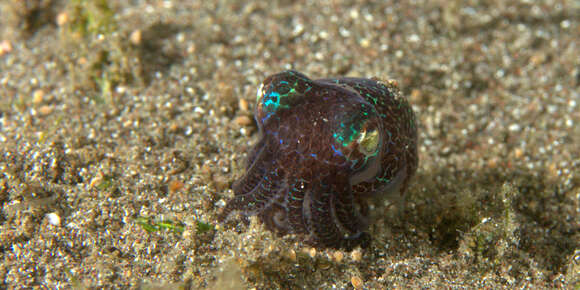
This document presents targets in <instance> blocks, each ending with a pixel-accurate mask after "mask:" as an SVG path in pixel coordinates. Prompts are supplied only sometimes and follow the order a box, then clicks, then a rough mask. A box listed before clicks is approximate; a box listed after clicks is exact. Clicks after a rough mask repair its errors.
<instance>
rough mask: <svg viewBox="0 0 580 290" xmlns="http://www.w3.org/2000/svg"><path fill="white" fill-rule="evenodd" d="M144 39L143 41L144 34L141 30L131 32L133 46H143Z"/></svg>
mask: <svg viewBox="0 0 580 290" xmlns="http://www.w3.org/2000/svg"><path fill="white" fill-rule="evenodd" d="M142 39H143V37H142V32H141V30H140V29H137V30H135V31H133V32H131V35H129V41H130V42H131V43H132V44H133V45H139V44H141V41H142Z"/></svg>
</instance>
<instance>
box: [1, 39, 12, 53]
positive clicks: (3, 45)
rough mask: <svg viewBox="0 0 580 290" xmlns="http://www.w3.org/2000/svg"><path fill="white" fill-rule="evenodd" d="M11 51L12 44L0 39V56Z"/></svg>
mask: <svg viewBox="0 0 580 290" xmlns="http://www.w3.org/2000/svg"><path fill="white" fill-rule="evenodd" d="M11 51H12V44H11V43H10V42H9V41H8V40H2V41H0V56H1V55H4V54H7V53H9V52H11Z"/></svg>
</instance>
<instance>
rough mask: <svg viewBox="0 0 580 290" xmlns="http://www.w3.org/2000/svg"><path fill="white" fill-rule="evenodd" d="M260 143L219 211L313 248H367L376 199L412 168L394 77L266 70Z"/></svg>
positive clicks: (405, 107) (406, 118)
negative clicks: (308, 74) (255, 219)
mask: <svg viewBox="0 0 580 290" xmlns="http://www.w3.org/2000/svg"><path fill="white" fill-rule="evenodd" d="M255 117H256V121H257V123H258V126H259V129H260V136H261V137H260V140H259V141H258V143H257V144H256V145H255V147H254V148H253V150H252V151H251V152H250V154H249V156H248V166H247V169H246V173H245V174H244V176H242V178H240V179H239V180H238V181H236V182H235V183H234V185H233V191H234V193H235V196H234V197H233V198H232V199H231V200H229V201H228V203H227V204H226V206H225V208H224V210H223V211H222V213H221V214H220V217H219V219H220V221H224V220H226V219H228V218H229V217H231V216H232V213H234V212H238V213H240V214H242V215H244V216H251V215H258V217H259V218H260V220H261V221H262V222H263V223H264V224H265V225H266V226H267V228H269V229H270V230H272V231H275V232H278V233H281V234H297V235H298V237H299V238H300V239H302V240H304V241H305V242H306V243H308V244H310V245H312V246H315V247H318V248H344V249H352V248H353V247H356V246H362V247H365V246H366V245H368V243H369V241H370V235H369V233H368V232H367V229H368V225H369V222H370V221H369V212H368V205H367V203H368V202H369V200H371V199H372V198H376V197H379V198H380V197H381V196H383V195H388V194H389V193H392V192H396V193H397V194H400V195H403V194H404V192H405V190H406V188H407V185H408V182H409V179H410V178H411V177H412V175H413V174H414V173H415V171H416V169H417V164H418V157H417V129H416V123H415V115H414V113H413V110H412V108H411V106H410V105H409V104H408V102H407V100H406V99H405V98H404V97H402V96H401V95H400V92H399V90H398V89H397V87H396V86H395V85H394V84H392V83H382V82H380V81H377V80H374V79H362V78H335V79H320V80H311V79H309V78H308V77H306V76H305V75H303V74H301V73H299V72H296V71H284V72H281V73H278V74H275V75H271V76H269V77H268V78H266V80H265V81H264V82H263V83H262V85H261V86H260V89H259V90H258V100H257V106H256V111H255Z"/></svg>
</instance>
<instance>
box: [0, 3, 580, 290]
mask: <svg viewBox="0 0 580 290" xmlns="http://www.w3.org/2000/svg"><path fill="white" fill-rule="evenodd" d="M210 2H214V1H106V0H87V1H84V2H83V1H58V0H43V1H20V0H5V1H2V2H0V15H2V17H0V205H1V206H2V210H1V211H0V261H1V263H0V288H28V287H38V288H42V287H48V288H51V289H54V288H71V287H74V288H83V287H87V288H145V289H153V288H159V287H165V288H167V289H171V288H176V287H180V288H214V289H228V288H229V289H240V288H242V289H243V288H258V289H271V288H280V289H294V288H307V289H311V288H323V289H324V288H338V289H343V288H344V289H349V288H356V289H363V288H364V289H383V288H419V287H421V288H431V287H433V288H443V287H451V288H462V287H469V288H471V287H486V288H513V287H533V288H536V287H541V288H543V287H546V288H552V287H554V288H569V289H574V288H578V287H579V286H580V284H579V283H580V274H579V272H580V207H579V202H580V146H578V144H580V125H579V124H580V109H579V106H580V104H579V103H580V57H578V56H579V55H580V47H579V39H580V17H579V15H580V4H579V2H578V1H467V2H466V1H386V2H382V3H381V4H377V3H373V2H374V1H273V2H272V3H267V2H266V1H260V2H243V1H215V2H216V3H213V4H209V3H210ZM202 3H203V4H202ZM285 69H296V70H299V71H301V72H304V73H305V74H307V75H309V76H312V77H313V78H322V77H331V76H355V77H373V76H376V77H380V78H383V79H394V80H397V82H398V83H399V86H400V87H401V89H402V91H403V93H404V95H405V96H407V97H408V98H409V100H410V102H411V103H412V104H413V108H414V110H415V112H416V114H417V117H418V120H419V138H420V139H419V154H420V159H421V160H420V165H419V169H418V172H417V174H416V176H415V177H414V179H413V181H412V182H411V186H410V188H409V190H408V192H407V198H406V204H405V207H404V208H402V209H401V210H400V211H396V213H395V211H388V212H385V213H384V214H379V215H378V216H377V219H376V221H375V223H374V224H373V225H372V226H371V229H370V232H371V234H372V236H373V240H372V242H371V245H370V247H369V248H367V249H355V250H354V251H352V252H344V251H334V250H316V249H313V248H310V247H308V246H306V245H303V244H302V243H301V242H300V241H299V240H298V239H296V237H293V236H285V237H279V236H276V235H274V234H272V233H270V232H268V231H267V230H266V229H265V228H264V227H263V226H262V225H261V224H260V223H259V222H257V220H255V219H252V220H251V223H250V224H249V225H246V224H244V223H236V222H230V223H227V224H226V225H218V224H217V223H216V216H217V214H218V213H219V210H220V208H221V207H223V205H224V203H225V201H226V200H227V199H228V198H230V197H231V196H232V195H233V193H232V191H231V189H230V186H231V183H232V182H233V181H234V180H235V179H236V178H238V177H239V176H241V175H242V174H243V170H244V162H245V157H246V153H247V152H248V151H249V150H250V148H251V146H252V145H253V143H254V142H255V141H256V140H257V130H256V125H255V123H254V121H253V115H252V111H253V107H254V105H255V90H256V87H257V86H258V85H259V84H260V82H261V81H262V80H263V79H264V77H265V76H267V75H269V74H272V73H275V72H278V71H281V70H285Z"/></svg>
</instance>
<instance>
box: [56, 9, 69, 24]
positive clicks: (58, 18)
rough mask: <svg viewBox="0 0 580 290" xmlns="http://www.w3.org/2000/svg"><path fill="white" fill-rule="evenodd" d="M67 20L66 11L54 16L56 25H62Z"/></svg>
mask: <svg viewBox="0 0 580 290" xmlns="http://www.w3.org/2000/svg"><path fill="white" fill-rule="evenodd" d="M68 20H69V17H68V13H66V12H61V13H59V14H58V15H57V16H56V24H57V25H58V26H63V25H65V24H67V23H68Z"/></svg>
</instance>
